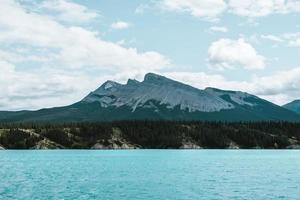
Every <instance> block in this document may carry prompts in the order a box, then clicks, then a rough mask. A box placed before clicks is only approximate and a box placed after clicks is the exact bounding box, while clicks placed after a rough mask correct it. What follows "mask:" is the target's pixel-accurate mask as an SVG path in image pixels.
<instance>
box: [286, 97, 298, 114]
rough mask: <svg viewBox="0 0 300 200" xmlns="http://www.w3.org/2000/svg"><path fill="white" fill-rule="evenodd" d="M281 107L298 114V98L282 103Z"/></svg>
mask: <svg viewBox="0 0 300 200" xmlns="http://www.w3.org/2000/svg"><path fill="white" fill-rule="evenodd" d="M283 107H284V108H286V109H289V110H291V111H294V112H296V113H299V114H300V100H295V101H293V102H291V103H288V104H286V105H284V106H283Z"/></svg>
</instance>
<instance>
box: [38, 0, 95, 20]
mask: <svg viewBox="0 0 300 200" xmlns="http://www.w3.org/2000/svg"><path fill="white" fill-rule="evenodd" d="M40 7H41V8H42V9H45V10H49V11H53V12H55V13H56V14H57V18H58V19H59V20H61V21H65V22H70V23H74V22H75V23H84V22H89V21H90V20H93V19H95V18H97V17H98V16H99V14H98V13H97V12H95V11H92V10H90V9H88V8H87V7H85V6H83V5H81V4H77V3H74V2H72V1H69V0H46V1H44V2H43V3H42V4H41V5H40Z"/></svg>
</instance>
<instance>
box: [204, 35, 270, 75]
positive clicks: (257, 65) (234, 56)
mask: <svg viewBox="0 0 300 200" xmlns="http://www.w3.org/2000/svg"><path fill="white" fill-rule="evenodd" d="M208 60H209V63H210V64H211V65H212V66H214V67H217V68H218V69H225V68H227V69H232V68H234V67H243V68H245V69H248V70H255V69H264V68H265V58H264V57H263V56H261V55H259V54H258V53H257V52H256V50H255V49H254V48H253V47H252V46H251V44H249V43H247V42H246V41H245V40H244V39H241V38H240V39H238V40H231V39H220V40H218V41H215V42H213V43H212V44H211V46H210V47H209V49H208Z"/></svg>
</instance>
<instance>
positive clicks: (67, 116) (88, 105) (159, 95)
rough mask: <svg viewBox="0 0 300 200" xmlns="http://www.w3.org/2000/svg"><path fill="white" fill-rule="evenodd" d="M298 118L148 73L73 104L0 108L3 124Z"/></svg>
mask: <svg viewBox="0 0 300 200" xmlns="http://www.w3.org/2000/svg"><path fill="white" fill-rule="evenodd" d="M145 119H151V120H208V121H270V120H274V121H300V115H299V114H296V113H295V112H292V111H290V110H288V109H285V108H282V107H280V106H277V105H275V104H273V103H271V102H268V101H266V100H263V99H261V98H258V97H257V96H254V95H251V94H248V93H245V92H239V91H225V90H220V89H216V88H206V89H204V90H200V89H197V88H194V87H191V86H189V85H186V84H183V83H180V82H177V81H174V80H171V79H168V78H166V77H163V76H160V75H157V74H153V73H149V74H146V76H145V78H144V80H143V81H142V82H139V81H136V80H131V79H129V80H128V82H127V84H119V83H116V82H113V81H107V82H105V83H104V84H103V85H102V86H101V87H99V88H98V89H96V90H95V91H94V92H91V93H90V94H89V95H87V96H86V97H85V98H84V99H83V100H82V101H80V102H78V103H75V104H73V105H70V106H65V107H59V108H51V109H42V110H38V111H20V112H0V122H82V121H117V120H145Z"/></svg>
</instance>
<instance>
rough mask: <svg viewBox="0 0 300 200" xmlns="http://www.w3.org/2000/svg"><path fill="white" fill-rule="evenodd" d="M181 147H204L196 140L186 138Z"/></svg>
mask: <svg viewBox="0 0 300 200" xmlns="http://www.w3.org/2000/svg"><path fill="white" fill-rule="evenodd" d="M180 149H203V148H202V147H200V146H199V145H198V144H196V143H195V142H194V141H191V140H184V141H183V142H182V145H181V147H180Z"/></svg>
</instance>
